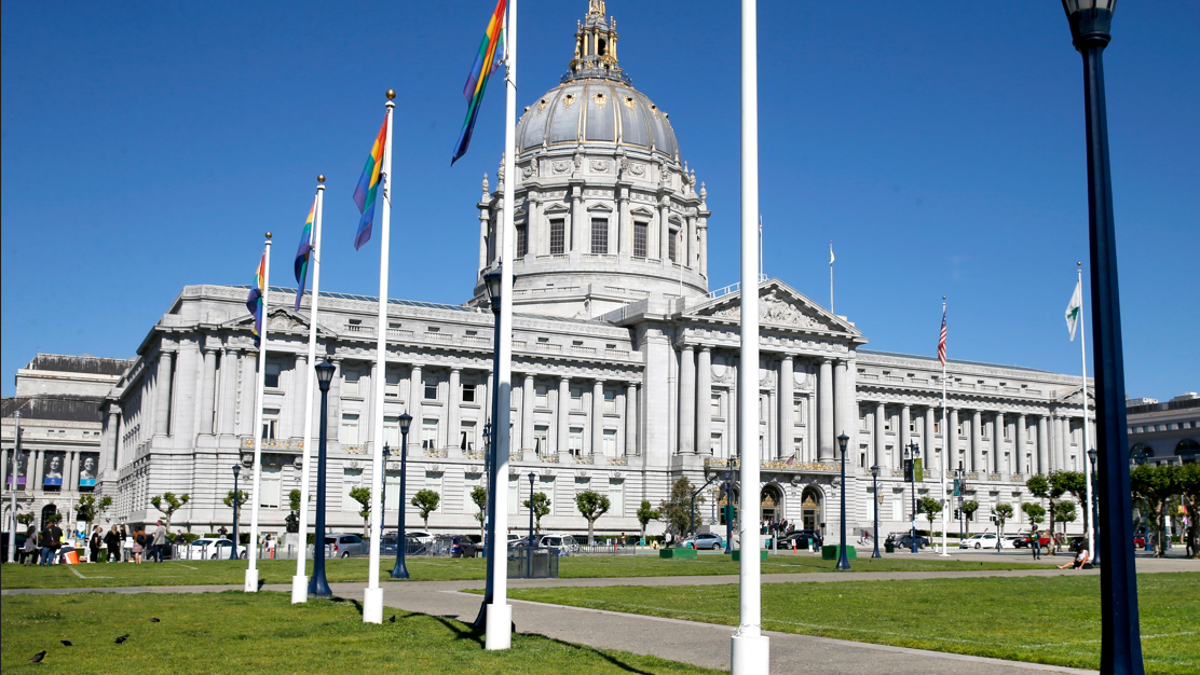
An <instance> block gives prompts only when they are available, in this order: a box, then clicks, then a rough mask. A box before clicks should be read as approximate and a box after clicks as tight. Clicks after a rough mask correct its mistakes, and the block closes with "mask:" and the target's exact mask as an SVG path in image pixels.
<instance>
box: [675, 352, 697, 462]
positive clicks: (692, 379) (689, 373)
mask: <svg viewBox="0 0 1200 675" xmlns="http://www.w3.org/2000/svg"><path fill="white" fill-rule="evenodd" d="M679 452H680V453H688V454H690V453H694V452H696V353H695V350H694V348H693V347H692V346H691V345H684V347H683V349H682V350H680V352H679Z"/></svg>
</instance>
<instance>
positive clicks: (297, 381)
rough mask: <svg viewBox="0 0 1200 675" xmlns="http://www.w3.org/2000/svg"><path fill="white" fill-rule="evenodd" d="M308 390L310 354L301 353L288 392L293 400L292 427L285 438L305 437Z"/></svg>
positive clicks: (298, 355) (297, 357) (297, 355)
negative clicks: (305, 407)
mask: <svg viewBox="0 0 1200 675" xmlns="http://www.w3.org/2000/svg"><path fill="white" fill-rule="evenodd" d="M314 384H315V383H314ZM307 389H308V353H307V352H300V353H299V354H296V367H295V369H294V370H293V371H292V386H291V387H290V391H288V396H289V397H290V398H291V399H292V425H291V427H290V428H289V429H288V433H286V434H283V435H284V436H285V437H288V438H301V437H302V436H303V435H304V413H305V411H304V404H305V403H306V402H307V399H308V395H307V394H308V392H307V391H306V390H307ZM317 423H318V424H319V423H320V420H317ZM319 432H320V429H319V428H318V433H319Z"/></svg>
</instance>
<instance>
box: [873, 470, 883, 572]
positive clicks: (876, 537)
mask: <svg viewBox="0 0 1200 675" xmlns="http://www.w3.org/2000/svg"><path fill="white" fill-rule="evenodd" d="M871 499H872V501H874V502H875V508H873V509H871V510H872V511H873V512H874V513H875V531H874V532H872V533H871V538H872V539H874V540H875V552H874V553H872V554H871V557H872V558H882V557H883V556H881V555H879V467H878V466H872V467H871Z"/></svg>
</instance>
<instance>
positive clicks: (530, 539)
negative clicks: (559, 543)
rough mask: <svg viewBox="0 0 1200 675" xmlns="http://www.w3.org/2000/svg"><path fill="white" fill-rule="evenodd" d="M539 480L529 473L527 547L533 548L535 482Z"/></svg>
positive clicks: (534, 474)
mask: <svg viewBox="0 0 1200 675" xmlns="http://www.w3.org/2000/svg"><path fill="white" fill-rule="evenodd" d="M535 478H537V474H536V473H534V472H532V471H530V472H529V542H528V544H527V546H529V547H530V548H532V547H533V507H534V503H533V481H534V479H535Z"/></svg>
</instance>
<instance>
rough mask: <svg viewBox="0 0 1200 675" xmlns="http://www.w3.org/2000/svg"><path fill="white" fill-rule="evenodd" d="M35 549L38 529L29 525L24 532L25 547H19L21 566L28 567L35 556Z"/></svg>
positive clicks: (36, 548) (36, 547)
mask: <svg viewBox="0 0 1200 675" xmlns="http://www.w3.org/2000/svg"><path fill="white" fill-rule="evenodd" d="M37 550H38V531H37V528H35V527H34V526H32V525H30V526H29V529H28V530H27V531H26V532H25V548H23V549H21V554H22V555H21V565H22V566H23V567H29V566H30V565H32V564H33V561H34V559H35V558H36V557H37Z"/></svg>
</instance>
